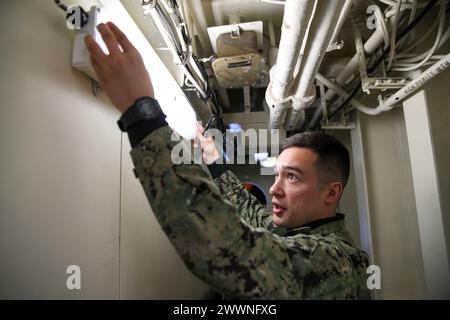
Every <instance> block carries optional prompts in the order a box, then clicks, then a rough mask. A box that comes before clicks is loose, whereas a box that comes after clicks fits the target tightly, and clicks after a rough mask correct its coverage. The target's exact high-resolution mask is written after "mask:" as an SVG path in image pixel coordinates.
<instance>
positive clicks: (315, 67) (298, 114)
mask: <svg viewBox="0 0 450 320" xmlns="http://www.w3.org/2000/svg"><path fill="white" fill-rule="evenodd" d="M345 2H346V1H345V0H321V1H319V2H318V4H317V9H316V13H315V15H314V18H313V20H312V23H311V27H310V30H309V35H310V36H309V37H308V40H307V42H306V46H305V49H304V56H303V60H302V62H301V65H300V70H299V73H298V75H297V77H296V79H295V82H294V88H293V92H294V94H293V95H292V97H291V100H292V110H291V113H290V115H289V117H288V119H287V120H286V122H285V126H284V127H285V128H286V130H292V129H295V128H296V127H298V126H301V125H302V124H303V123H299V122H300V121H299V120H301V118H302V115H303V114H304V109H305V108H307V107H309V106H310V105H312V104H313V103H314V100H315V97H316V91H315V88H314V87H313V86H312V85H313V82H314V79H315V77H316V74H317V72H318V71H319V68H320V65H321V64H322V61H323V58H324V57H325V53H326V51H327V49H328V46H329V45H330V42H331V39H332V37H333V33H334V31H335V30H336V28H337V24H338V22H339V18H340V17H341V12H342V11H343V7H344V4H345Z"/></svg>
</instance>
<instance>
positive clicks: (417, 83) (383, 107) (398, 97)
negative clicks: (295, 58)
mask: <svg viewBox="0 0 450 320" xmlns="http://www.w3.org/2000/svg"><path fill="white" fill-rule="evenodd" d="M449 67H450V53H449V54H447V55H446V56H444V57H443V58H442V59H441V60H439V61H438V62H436V63H435V64H433V65H432V66H431V67H429V68H428V69H427V70H425V71H424V72H422V73H421V74H420V75H419V76H418V77H417V78H415V79H414V80H412V81H410V82H409V83H407V84H406V85H405V86H404V87H403V88H401V89H400V90H398V91H397V92H395V93H394V94H393V95H392V96H390V97H389V98H387V99H386V100H385V101H380V102H379V104H378V106H377V107H368V106H366V105H364V104H362V103H361V102H360V101H359V100H357V99H354V98H353V99H351V100H350V103H351V104H352V105H353V107H355V108H356V109H358V110H359V111H361V112H363V113H365V114H368V115H378V114H380V113H382V112H385V111H389V110H391V109H392V108H394V105H396V104H398V103H399V102H401V101H402V100H404V99H405V98H407V97H408V96H409V95H411V94H412V93H414V92H416V91H417V90H418V89H419V88H421V87H422V86H423V85H424V84H425V83H427V82H428V81H429V80H431V79H432V78H434V77H435V76H437V75H438V74H440V73H441V72H442V71H444V70H446V69H447V68H449ZM316 78H317V80H318V81H319V82H321V83H323V84H324V85H325V86H327V87H329V88H331V89H333V90H334V91H335V92H336V93H337V94H338V95H339V96H341V97H342V98H344V99H347V98H348V97H349V96H350V94H349V93H348V92H345V91H344V90H343V89H341V88H340V87H338V86H337V85H336V84H334V83H333V82H331V81H330V80H328V79H327V78H325V77H324V76H323V75H321V74H317V76H316Z"/></svg>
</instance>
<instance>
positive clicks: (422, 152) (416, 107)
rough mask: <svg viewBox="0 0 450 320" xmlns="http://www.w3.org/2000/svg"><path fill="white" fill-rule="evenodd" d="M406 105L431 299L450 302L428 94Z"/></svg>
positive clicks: (406, 120) (419, 95)
mask: <svg viewBox="0 0 450 320" xmlns="http://www.w3.org/2000/svg"><path fill="white" fill-rule="evenodd" d="M403 105H404V109H405V110H404V113H405V123H406V129H407V132H408V145H409V149H410V154H411V157H410V159H411V168H412V176H413V181H414V193H415V199H416V207H417V217H418V221H419V229H420V240H421V244H422V254H423V261H424V269H425V277H426V282H427V289H428V295H429V297H430V298H432V299H449V298H450V269H449V265H448V256H447V248H446V241H445V234H444V225H443V217H442V215H443V213H442V206H441V201H440V197H441V194H440V189H439V178H438V176H437V174H438V172H437V167H436V160H435V154H434V146H433V141H432V135H431V126H430V117H429V113H428V102H427V98H426V93H425V91H420V92H419V93H417V94H416V95H414V96H413V97H411V98H409V99H408V100H406V101H405V102H404V103H403Z"/></svg>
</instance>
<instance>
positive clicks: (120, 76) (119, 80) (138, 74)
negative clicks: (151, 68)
mask: <svg viewBox="0 0 450 320" xmlns="http://www.w3.org/2000/svg"><path fill="white" fill-rule="evenodd" d="M98 31H99V32H100V34H101V35H102V38H103V41H104V42H105V44H106V47H107V48H108V50H109V55H107V54H105V53H103V51H102V49H101V48H100V46H99V45H98V44H97V43H96V42H95V40H94V39H93V38H92V37H91V36H87V37H86V38H85V42H86V46H87V49H88V51H89V54H90V56H91V63H92V66H93V68H94V70H95V73H96V74H97V76H98V80H99V81H100V84H101V86H102V88H103V90H104V91H105V93H106V94H107V95H108V97H109V98H110V99H111V102H112V103H113V104H114V105H115V106H116V108H117V109H118V110H119V111H120V112H122V113H123V112H125V111H126V109H127V108H128V107H130V106H131V105H132V104H133V103H134V102H135V101H136V100H137V99H138V98H140V97H152V98H153V97H154V94H153V86H152V83H151V81H150V76H149V74H148V72H147V70H146V68H145V65H144V61H143V60H142V57H141V55H140V54H139V52H138V51H137V49H136V48H135V47H134V46H133V45H132V44H131V42H130V41H129V40H128V38H127V37H126V36H125V35H124V34H123V32H122V31H121V30H120V29H119V28H118V27H117V26H116V25H115V24H113V23H112V22H108V23H107V24H104V23H101V24H99V25H98ZM121 48H122V50H121Z"/></svg>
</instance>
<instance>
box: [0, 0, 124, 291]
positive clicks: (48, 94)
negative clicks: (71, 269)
mask: <svg viewBox="0 0 450 320" xmlns="http://www.w3.org/2000/svg"><path fill="white" fill-rule="evenodd" d="M64 17H65V14H64V13H63V12H62V11H61V10H60V9H58V8H57V7H56V6H55V4H54V1H52V0H45V1H32V0H21V1H12V0H8V1H2V2H1V5H0V38H1V39H2V52H1V59H0V69H1V73H0V97H1V98H0V99H1V100H0V101H1V103H0V150H1V151H0V181H1V185H0V260H1V263H0V298H18V299H28V298H38V299H39V298H50V299H76V298H83V299H91V298H94V299H97V298H100V299H114V298H118V296H119V294H118V293H119V291H118V284H119V277H118V267H119V259H118V249H119V246H118V244H119V243H118V236H119V190H120V175H119V173H120V133H119V131H118V130H117V127H116V124H115V122H116V120H117V118H118V116H119V114H118V112H117V111H116V110H115V109H114V108H113V107H112V106H111V105H110V104H109V103H108V102H107V100H105V99H104V98H103V99H98V98H95V97H93V95H92V93H91V85H90V81H89V80H88V79H87V78H86V77H85V76H84V75H82V74H80V73H78V72H76V71H74V70H72V69H71V67H70V55H71V46H72V44H71V37H70V32H69V31H68V30H67V29H66V26H65V20H64ZM72 264H75V265H78V266H80V267H81V290H80V291H76V290H75V291H69V290H67V288H66V278H67V277H68V275H67V274H66V273H65V272H66V268H67V266H69V265H72Z"/></svg>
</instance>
